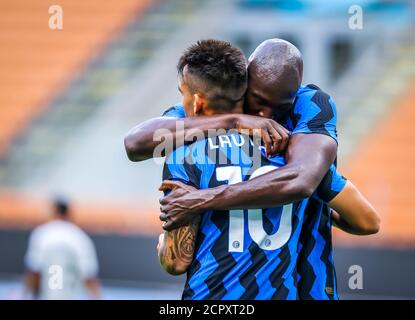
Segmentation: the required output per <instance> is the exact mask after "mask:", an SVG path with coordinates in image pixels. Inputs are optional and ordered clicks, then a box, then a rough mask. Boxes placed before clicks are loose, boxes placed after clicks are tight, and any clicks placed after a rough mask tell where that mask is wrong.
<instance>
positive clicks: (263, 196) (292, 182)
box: [199, 134, 337, 210]
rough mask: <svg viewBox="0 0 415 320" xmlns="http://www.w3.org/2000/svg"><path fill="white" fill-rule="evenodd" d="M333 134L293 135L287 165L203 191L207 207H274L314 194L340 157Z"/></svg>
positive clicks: (215, 208)
mask: <svg viewBox="0 0 415 320" xmlns="http://www.w3.org/2000/svg"><path fill="white" fill-rule="evenodd" d="M336 151H337V145H336V143H335V142H334V140H332V138H330V137H326V136H323V135H319V134H310V135H307V134H298V135H295V136H293V137H292V138H291V140H290V142H289V147H288V151H287V156H286V158H287V165H285V166H283V167H281V168H279V169H276V170H273V171H271V172H268V173H266V174H263V175H261V176H259V177H256V178H254V179H251V180H249V181H245V182H242V183H238V184H234V185H226V186H221V187H218V188H214V189H208V190H207V191H206V193H205V192H204V190H201V191H199V192H203V193H205V194H204V195H203V198H204V201H203V209H205V210H206V209H211V210H217V209H224V210H227V209H237V208H238V209H239V208H270V207H275V206H280V205H284V204H287V203H292V202H296V201H299V200H302V199H304V198H307V197H309V196H311V195H312V194H313V192H314V191H315V190H316V188H317V187H318V185H319V184H320V182H321V180H322V179H323V177H324V175H325V174H326V172H327V171H328V169H329V167H330V165H331V164H332V163H333V161H334V159H335V157H336Z"/></svg>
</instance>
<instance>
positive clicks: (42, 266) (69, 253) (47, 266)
mask: <svg viewBox="0 0 415 320" xmlns="http://www.w3.org/2000/svg"><path fill="white" fill-rule="evenodd" d="M25 264H26V267H27V268H28V269H29V270H31V271H33V272H38V273H40V277H41V283H40V298H41V299H77V298H79V294H80V289H81V288H82V285H83V281H84V280H85V279H87V278H93V277H96V276H97V273H98V261H97V256H96V251H95V247H94V244H93V243H92V241H91V239H90V238H89V237H88V235H87V234H86V233H85V232H84V231H82V230H81V229H80V228H78V227H77V226H76V225H74V224H72V223H70V222H66V221H62V220H54V221H52V222H48V223H46V224H44V225H41V226H39V227H37V228H36V229H35V230H33V232H32V234H31V235H30V239H29V246H28V250H27V252H26V256H25Z"/></svg>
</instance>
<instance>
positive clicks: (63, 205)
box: [53, 198, 69, 218]
mask: <svg viewBox="0 0 415 320" xmlns="http://www.w3.org/2000/svg"><path fill="white" fill-rule="evenodd" d="M53 209H54V213H55V214H57V215H59V216H60V217H62V218H66V217H67V216H68V213H69V204H68V201H66V200H65V199H63V198H55V199H54V200H53Z"/></svg>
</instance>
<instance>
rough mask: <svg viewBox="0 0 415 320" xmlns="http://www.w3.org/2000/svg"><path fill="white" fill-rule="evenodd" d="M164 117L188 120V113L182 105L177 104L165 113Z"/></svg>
mask: <svg viewBox="0 0 415 320" xmlns="http://www.w3.org/2000/svg"><path fill="white" fill-rule="evenodd" d="M163 117H173V118H179V119H182V118H186V112H185V111H184V106H183V105H182V104H180V103H179V104H176V105H174V106H172V107H170V108H168V109H167V110H166V111H164V112H163Z"/></svg>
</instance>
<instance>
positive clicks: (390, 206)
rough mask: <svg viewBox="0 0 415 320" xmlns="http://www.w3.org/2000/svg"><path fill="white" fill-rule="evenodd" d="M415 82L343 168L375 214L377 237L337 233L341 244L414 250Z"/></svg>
mask: <svg viewBox="0 0 415 320" xmlns="http://www.w3.org/2000/svg"><path fill="white" fill-rule="evenodd" d="M414 101H415V82H414V83H412V84H411V85H410V86H409V89H408V91H407V92H406V93H405V94H403V95H402V96H401V97H400V98H399V99H398V101H396V105H395V107H394V108H393V109H392V111H391V113H389V114H386V115H385V117H384V119H383V120H382V121H380V123H378V125H377V126H376V127H375V128H374V129H373V130H372V131H371V133H370V135H368V136H367V138H366V139H365V140H364V141H362V143H361V144H360V147H358V148H357V149H356V150H355V151H354V153H353V155H354V156H353V159H351V161H350V162H349V164H348V165H347V166H346V167H345V168H342V171H343V172H344V173H345V175H346V176H347V177H348V178H350V179H351V180H352V181H353V182H354V183H355V184H356V185H357V186H358V187H359V189H361V190H362V192H363V193H364V194H365V195H366V196H367V198H368V199H369V200H370V201H371V202H372V204H373V205H374V206H375V208H376V209H377V210H378V212H379V214H380V216H381V219H382V223H381V229H380V232H379V233H378V234H377V235H375V236H371V237H354V236H349V235H346V234H344V233H342V232H336V239H337V240H338V242H340V243H343V244H351V245H354V244H360V245H380V243H381V244H382V245H383V246H395V245H399V246H402V245H403V246H406V245H408V246H414V245H415V214H414V213H415V212H414V211H413V208H414V204H413V201H414V186H415V172H414V169H413V168H414V163H415V143H414V141H415V130H414V123H413V121H414V119H415V108H414Z"/></svg>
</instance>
